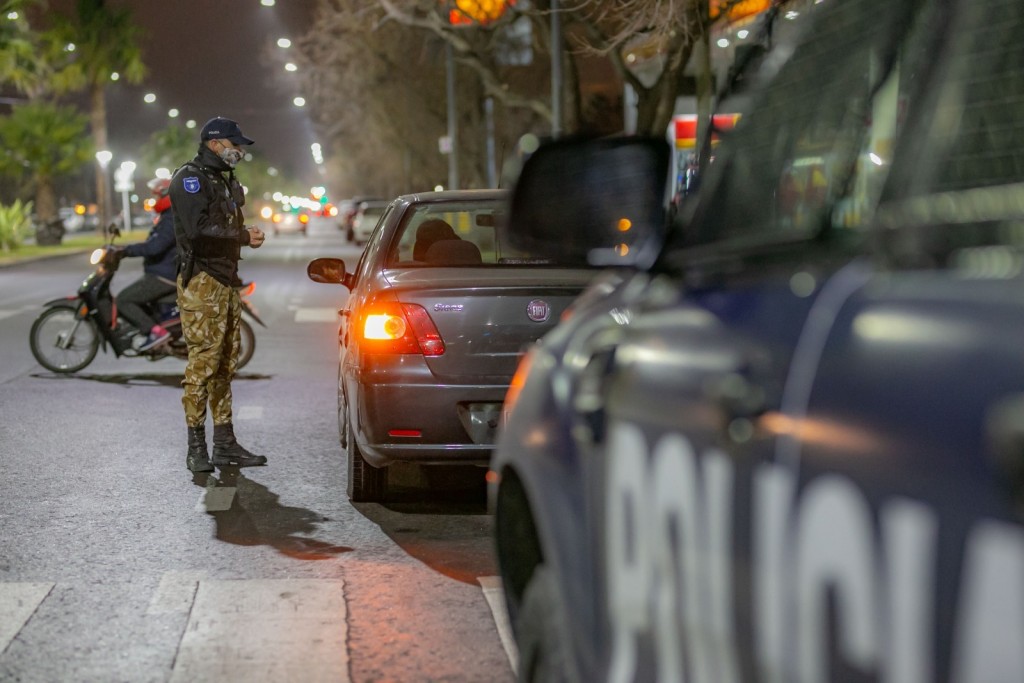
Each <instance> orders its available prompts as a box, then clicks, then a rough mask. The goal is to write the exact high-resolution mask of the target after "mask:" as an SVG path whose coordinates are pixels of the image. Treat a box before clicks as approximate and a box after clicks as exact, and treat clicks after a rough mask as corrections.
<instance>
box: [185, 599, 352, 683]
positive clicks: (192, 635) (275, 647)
mask: <svg viewBox="0 0 1024 683" xmlns="http://www.w3.org/2000/svg"><path fill="white" fill-rule="evenodd" d="M347 632H348V625H347V619H346V610H345V596H344V588H343V583H342V581H341V580H336V579H266V580H255V581H200V582H199V589H198V590H197V591H196V597H195V602H194V603H193V605H192V611H191V613H190V614H189V619H188V624H187V625H186V626H185V634H184V636H182V639H181V644H180V645H179V646H178V653H177V656H176V657H175V659H174V666H173V670H172V671H171V679H170V680H171V683H185V682H186V681H187V682H189V683H192V682H194V681H225V680H232V681H246V682H247V683H248V682H255V681H339V682H344V683H347V682H348V681H350V680H351V679H350V678H349V672H348V648H347V640H348V633H347Z"/></svg>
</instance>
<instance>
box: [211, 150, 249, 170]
mask: <svg viewBox="0 0 1024 683" xmlns="http://www.w3.org/2000/svg"><path fill="white" fill-rule="evenodd" d="M217 156H219V157H220V159H221V161H223V162H224V163H225V164H227V165H228V166H230V167H231V168H234V167H235V165H236V164H238V162H239V161H241V160H242V157H243V156H245V155H244V154H243V153H242V150H240V149H237V148H235V147H224V148H222V149H221V150H220V152H218V153H217Z"/></svg>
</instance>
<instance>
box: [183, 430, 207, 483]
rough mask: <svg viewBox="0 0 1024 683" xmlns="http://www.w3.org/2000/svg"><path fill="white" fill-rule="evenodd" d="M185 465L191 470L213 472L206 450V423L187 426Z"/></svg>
mask: <svg viewBox="0 0 1024 683" xmlns="http://www.w3.org/2000/svg"><path fill="white" fill-rule="evenodd" d="M185 466H186V467H188V468H189V469H190V470H192V471H193V472H213V465H211V464H210V456H209V454H208V453H207V450H206V425H199V426H198V427H189V428H188V455H186V456H185Z"/></svg>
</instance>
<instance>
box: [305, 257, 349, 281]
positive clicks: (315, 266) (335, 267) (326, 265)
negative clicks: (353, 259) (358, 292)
mask: <svg viewBox="0 0 1024 683" xmlns="http://www.w3.org/2000/svg"><path fill="white" fill-rule="evenodd" d="M306 275H307V276H308V277H309V279H310V280H312V281H313V282H321V283H323V284H327V285H344V286H345V287H348V288H349V289H351V288H352V287H351V283H350V282H349V277H348V274H347V273H346V272H345V262H344V261H342V260H341V259H337V258H318V259H313V260H312V261H310V262H309V265H308V266H306Z"/></svg>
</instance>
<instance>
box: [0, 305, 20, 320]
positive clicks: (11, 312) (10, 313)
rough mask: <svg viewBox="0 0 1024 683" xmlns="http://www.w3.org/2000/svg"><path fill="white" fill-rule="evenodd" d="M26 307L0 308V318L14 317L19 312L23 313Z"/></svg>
mask: <svg viewBox="0 0 1024 683" xmlns="http://www.w3.org/2000/svg"><path fill="white" fill-rule="evenodd" d="M24 310H25V309H24V308H0V320H3V319H4V318H12V317H14V316H16V315H18V314H19V313H22V312H23V311H24Z"/></svg>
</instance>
